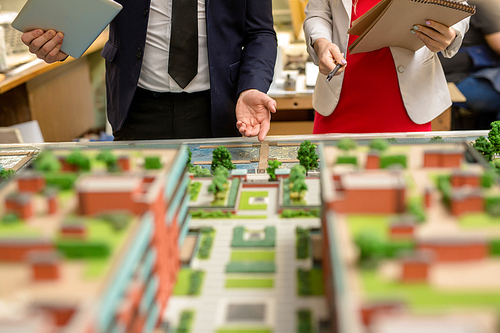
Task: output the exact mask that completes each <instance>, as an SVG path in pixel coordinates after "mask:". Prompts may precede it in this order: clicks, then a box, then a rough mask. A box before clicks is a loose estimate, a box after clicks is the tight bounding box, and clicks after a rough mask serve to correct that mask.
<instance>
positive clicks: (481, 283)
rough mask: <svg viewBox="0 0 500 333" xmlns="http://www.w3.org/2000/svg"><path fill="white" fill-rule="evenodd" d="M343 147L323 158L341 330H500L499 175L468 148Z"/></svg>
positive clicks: (332, 296)
mask: <svg viewBox="0 0 500 333" xmlns="http://www.w3.org/2000/svg"><path fill="white" fill-rule="evenodd" d="M340 147H341V146H340V145H339V146H333V145H330V144H325V146H324V147H323V150H322V151H321V154H320V156H321V157H320V158H321V179H322V194H323V195H322V199H323V214H322V233H323V241H324V243H323V245H324V250H325V252H324V257H323V270H324V272H325V282H326V286H325V290H326V293H327V300H328V301H329V309H330V316H331V318H332V319H333V322H335V323H336V332H345V333H347V332H349V333H357V332H375V333H389V332H404V333H410V332H411V333H413V332H415V333H416V332H454V333H458V332H464V333H465V332H484V333H486V332H488V333H489V332H498V331H499V330H500V322H499V314H500V312H499V310H500V283H499V281H500V280H498V278H497V277H498V272H499V269H500V257H499V254H500V252H499V249H500V248H499V245H500V188H499V184H498V177H497V176H496V175H495V173H494V171H492V170H489V169H485V168H484V166H483V165H482V164H480V163H477V162H476V163H472V162H469V161H468V159H467V158H466V157H467V155H469V152H468V148H469V147H467V145H466V144H465V143H460V144H445V143H441V144H440V143H435V144H412V145H392V146H390V147H389V148H388V149H385V150H376V149H369V147H366V146H365V147H362V148H359V147H358V149H352V151H349V152H346V151H345V150H342V149H341V148H340ZM347 156H349V157H350V159H346V157H347ZM479 158H481V157H479ZM469 159H470V156H469ZM483 162H484V161H483ZM483 164H484V163H483Z"/></svg>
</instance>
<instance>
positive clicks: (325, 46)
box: [304, 0, 469, 133]
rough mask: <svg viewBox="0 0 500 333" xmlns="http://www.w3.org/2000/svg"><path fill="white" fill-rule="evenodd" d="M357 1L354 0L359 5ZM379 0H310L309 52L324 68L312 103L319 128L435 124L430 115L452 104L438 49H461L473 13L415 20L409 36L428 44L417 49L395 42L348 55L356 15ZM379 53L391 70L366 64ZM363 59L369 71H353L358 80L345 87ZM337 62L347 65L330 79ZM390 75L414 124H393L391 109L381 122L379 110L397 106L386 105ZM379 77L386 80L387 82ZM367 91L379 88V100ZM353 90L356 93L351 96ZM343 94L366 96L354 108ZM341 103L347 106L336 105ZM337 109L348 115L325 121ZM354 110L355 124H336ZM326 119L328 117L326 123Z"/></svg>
mask: <svg viewBox="0 0 500 333" xmlns="http://www.w3.org/2000/svg"><path fill="white" fill-rule="evenodd" d="M353 1H354V2H355V4H354V5H353ZM378 2H379V0H309V3H308V5H307V7H306V19H305V21H304V32H305V35H306V41H307V46H308V52H309V54H310V56H311V58H312V60H313V62H314V63H315V64H316V65H319V69H320V74H319V75H318V79H317V82H316V87H315V90H314V94H313V106H314V109H315V110H316V111H317V113H318V114H319V115H318V114H317V115H316V117H315V127H314V132H315V133H332V132H338V131H337V130H336V128H340V129H342V130H343V132H398V131H413V130H415V131H419V130H430V121H431V120H432V119H434V118H435V117H437V116H438V115H439V114H441V113H442V112H443V111H444V110H446V109H447V108H448V107H449V106H450V105H451V98H450V95H449V91H448V87H447V83H446V79H445V76H444V73H443V70H442V67H441V64H440V62H439V60H438V56H437V52H440V51H441V52H442V54H443V55H444V56H445V57H452V56H453V55H454V54H455V53H456V52H457V51H458V50H459V48H460V45H461V43H462V39H463V36H464V34H465V32H466V31H467V29H468V26H469V19H465V20H463V21H460V22H459V23H457V24H455V25H453V26H452V27H450V28H448V27H446V26H444V25H442V24H440V23H437V22H433V21H427V22H426V23H427V26H425V25H416V26H415V27H414V29H412V32H413V34H414V35H415V36H410V38H412V37H413V38H420V39H422V40H423V41H424V43H425V44H426V46H425V47H423V48H421V49H419V50H418V51H416V52H412V51H409V50H406V49H403V48H399V47H391V48H385V49H386V50H385V52H386V54H385V55H384V54H382V55H380V54H381V53H380V52H384V51H383V49H382V50H376V51H373V52H379V53H373V52H367V53H364V54H360V56H359V58H354V57H355V56H358V54H354V55H348V56H347V57H346V58H344V55H346V54H347V47H348V42H349V36H348V34H347V30H348V28H349V27H350V25H351V18H353V19H355V18H356V17H359V16H361V15H362V14H363V13H364V12H366V11H367V10H368V9H369V8H371V7H372V6H373V5H374V4H376V3H378ZM353 6H354V8H355V9H354V10H353ZM415 28H416V29H415ZM352 40H353V39H351V41H350V42H352ZM387 54H388V55H389V56H387ZM390 55H392V61H393V65H392V62H391V59H387V58H391V57H390ZM372 56H373V57H372ZM379 56H380V57H382V58H383V59H385V60H384V62H387V61H389V62H390V70H387V67H385V69H384V70H385V72H380V69H379V63H377V62H374V63H369V64H368V65H367V64H366V63H367V62H371V59H380V58H379ZM346 59H347V61H346ZM350 59H352V61H351V60H350ZM355 60H356V61H355ZM377 61H378V60H377ZM363 62H364V65H363V66H365V67H364V72H363V73H366V75H364V74H363V75H361V77H359V76H360V74H359V72H357V73H356V74H352V75H357V77H355V78H354V79H353V80H356V81H352V80H351V81H350V82H351V83H350V85H348V86H349V87H350V90H349V91H344V90H343V88H344V89H347V88H345V82H344V78H345V76H347V75H350V74H351V73H349V71H350V70H351V68H350V67H349V66H350V65H351V66H358V64H363ZM337 63H340V64H346V65H345V66H343V67H342V68H341V69H340V70H339V71H338V73H337V74H336V75H335V76H334V77H333V78H332V79H331V80H330V81H328V82H327V80H326V75H327V74H328V73H329V72H330V71H331V70H332V69H333V68H334V67H335V65H336V64H337ZM377 71H378V72H377ZM351 72H352V73H355V72H356V71H355V70H354V69H352V71H351ZM391 72H394V73H395V74H393V73H391ZM390 75H394V78H397V79H395V81H397V82H396V83H395V85H396V87H399V89H398V88H396V90H399V92H397V91H394V92H393V93H392V95H391V94H389V96H394V93H395V94H397V95H398V96H399V95H400V97H401V98H400V100H401V101H402V103H401V105H402V109H404V110H406V113H404V117H407V118H408V122H409V123H411V124H414V125H415V126H414V127H412V126H404V125H400V122H399V121H396V122H395V123H394V124H390V123H391V121H390V120H391V119H393V118H391V117H392V116H390V115H389V116H388V118H386V119H385V118H382V120H381V123H383V124H384V125H383V126H379V125H380V124H379V123H380V122H377V120H380V118H379V116H380V115H381V114H382V115H385V114H386V113H387V112H388V113H389V114H390V112H391V110H392V108H394V106H392V105H389V106H387V108H388V109H386V106H385V103H386V102H387V100H384V98H386V97H385V89H386V87H385V83H384V82H385V81H384V80H385V79H384V77H386V76H390ZM352 82H357V84H355V85H353V83H352ZM378 82H382V83H384V84H383V86H381V85H380V84H378ZM343 86H344V87H343ZM389 90H390V87H389ZM368 91H369V92H373V91H374V94H375V95H376V96H378V97H379V98H378V100H369V101H366V97H365V96H364V93H365V92H368ZM350 94H351V98H348V97H349V95H350ZM352 94H356V97H352ZM344 96H345V97H344ZM369 96H370V95H369ZM371 96H373V94H372V95H371ZM369 98H371V97H369ZM398 98H399V97H398ZM342 99H344V101H354V102H355V103H354V104H356V103H357V102H359V101H361V104H360V105H357V106H354V107H352V108H351V107H350V105H349V104H346V103H344V104H342V103H340V104H341V107H340V105H339V100H340V101H342ZM365 102H368V103H370V104H368V105H371V107H370V109H372V108H373V111H371V110H368V111H367V110H366V107H362V105H363V103H365ZM349 103H350V102H349ZM365 104H366V103H365ZM389 104H390V103H389ZM338 106H339V108H341V109H342V110H343V111H337V107H338ZM396 108H397V107H396ZM386 111H387V112H386ZM336 112H339V114H340V112H343V113H344V115H343V116H342V115H339V117H340V118H339V119H338V120H334V121H333V122H332V121H330V122H325V120H328V119H330V118H331V117H334V116H335V113H336ZM360 112H361V113H360ZM363 112H364V113H363ZM372 115H373V116H372ZM349 116H350V117H351V119H353V121H351V122H353V123H355V122H358V124H351V125H349V126H347V127H343V126H340V127H338V126H336V125H338V122H344V123H345V122H347V123H349V119H348V117H349ZM318 119H320V121H318ZM342 119H343V120H342ZM321 121H323V123H322V124H321ZM335 121H336V122H335ZM368 122H369V123H370V124H368ZM385 124H387V126H386V125H385ZM358 125H361V126H358ZM418 125H422V126H418ZM332 126H333V128H332Z"/></svg>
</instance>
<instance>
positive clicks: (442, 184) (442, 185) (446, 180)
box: [437, 175, 453, 205]
mask: <svg viewBox="0 0 500 333" xmlns="http://www.w3.org/2000/svg"><path fill="white" fill-rule="evenodd" d="M437 188H438V190H439V191H440V192H441V194H442V195H443V202H444V203H445V204H446V205H449V204H450V198H451V195H452V191H453V190H452V188H451V181H450V176H449V175H440V176H438V177H437Z"/></svg>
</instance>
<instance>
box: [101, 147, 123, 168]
mask: <svg viewBox="0 0 500 333" xmlns="http://www.w3.org/2000/svg"><path fill="white" fill-rule="evenodd" d="M96 160H98V161H101V162H104V163H105V164H106V167H107V169H108V171H109V172H113V171H116V170H118V165H117V163H116V162H117V161H118V158H117V157H116V155H115V154H113V153H112V152H111V150H109V149H105V150H102V151H101V152H100V153H99V154H98V155H97V157H96Z"/></svg>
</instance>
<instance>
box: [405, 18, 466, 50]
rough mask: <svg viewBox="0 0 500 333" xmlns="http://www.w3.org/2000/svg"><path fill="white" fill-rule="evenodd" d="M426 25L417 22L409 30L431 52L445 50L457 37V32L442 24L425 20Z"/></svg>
mask: <svg viewBox="0 0 500 333" xmlns="http://www.w3.org/2000/svg"><path fill="white" fill-rule="evenodd" d="M425 24H426V25H420V24H417V25H415V26H413V29H412V30H411V32H412V33H414V34H415V36H417V37H418V38H420V39H421V40H422V41H423V42H424V43H425V46H427V48H428V49H429V50H431V51H432V52H436V53H437V52H440V51H443V50H445V49H446V48H447V47H448V46H450V44H451V43H452V42H453V41H454V40H455V37H457V32H456V31H455V29H453V28H451V27H447V26H445V25H444V24H441V23H438V22H435V21H431V20H427V21H426V22H425Z"/></svg>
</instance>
